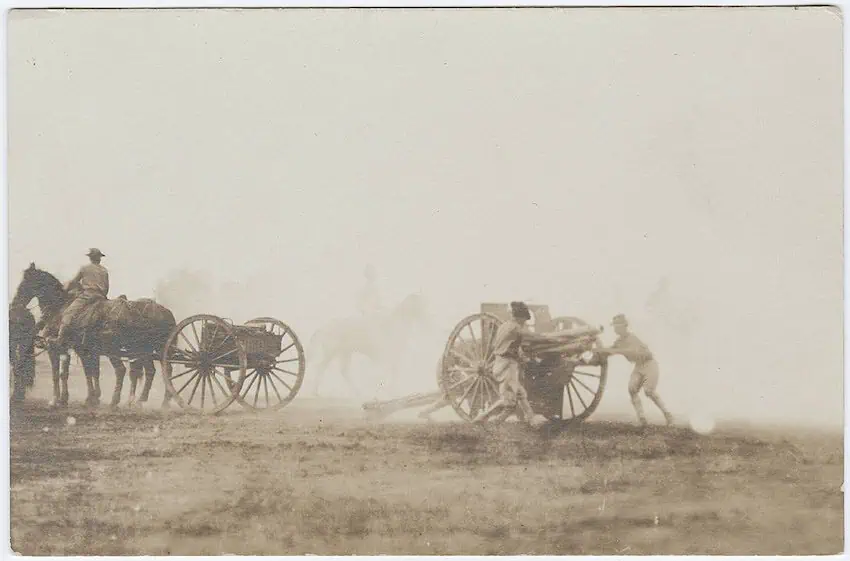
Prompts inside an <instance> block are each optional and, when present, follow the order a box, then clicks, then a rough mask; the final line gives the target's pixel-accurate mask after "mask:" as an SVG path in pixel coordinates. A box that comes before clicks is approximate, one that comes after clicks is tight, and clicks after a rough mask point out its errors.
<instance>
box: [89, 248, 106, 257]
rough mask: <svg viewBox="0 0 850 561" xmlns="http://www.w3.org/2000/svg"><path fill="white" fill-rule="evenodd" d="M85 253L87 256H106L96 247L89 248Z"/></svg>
mask: <svg viewBox="0 0 850 561" xmlns="http://www.w3.org/2000/svg"><path fill="white" fill-rule="evenodd" d="M86 255H88V256H89V257H92V256H95V255H96V256H98V257H106V254H105V253H103V252H102V251H101V250H99V249H98V248H96V247H93V248H91V249H89V252H88V253H86Z"/></svg>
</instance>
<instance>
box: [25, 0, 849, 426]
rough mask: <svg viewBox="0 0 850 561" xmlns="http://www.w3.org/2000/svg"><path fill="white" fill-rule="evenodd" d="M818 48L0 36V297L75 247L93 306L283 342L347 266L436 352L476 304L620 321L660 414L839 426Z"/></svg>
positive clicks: (108, 25)
mask: <svg viewBox="0 0 850 561" xmlns="http://www.w3.org/2000/svg"><path fill="white" fill-rule="evenodd" d="M841 33H842V31H841V21H840V17H839V15H838V14H837V13H835V12H830V11H828V10H825V9H799V10H796V9H792V8H774V9H728V8H727V9H566V10H532V9H525V10H507V9H506V10H462V11H460V10H457V11H451V10H391V11H387V10H384V11H379V10H372V11H362V10H286V11H280V10H278V11H274V10H269V11H237V10H230V11H227V10H221V11H213V10H209V11H188V10H183V11H165V10H161V11H128V10H123V11H114V10H112V11H105V12H103V13H97V12H92V11H89V12H86V11H68V12H62V11H59V10H57V11H52V12H31V13H23V12H20V11H18V12H13V13H12V14H11V15H10V24H9V78H8V83H9V119H10V121H9V127H10V129H9V135H10V136H9V138H10V140H9V145H10V156H9V173H10V175H9V178H10V179H9V183H10V195H9V203H10V228H11V232H10V267H11V272H10V274H11V280H10V282H11V283H12V285H13V286H15V285H17V283H18V281H19V279H20V272H21V270H22V269H23V268H24V267H25V266H26V265H27V264H28V263H29V262H30V261H32V260H35V261H36V263H37V264H38V265H40V266H41V267H43V268H46V269H48V270H51V271H52V272H55V273H57V274H59V275H60V276H61V277H62V279H63V280H67V278H68V277H69V276H70V275H71V274H73V272H74V270H75V269H76V268H77V267H78V266H79V265H80V264H82V263H83V262H84V261H85V257H84V254H85V252H86V250H87V248H88V247H90V246H97V247H99V248H100V249H102V250H103V251H104V252H105V253H106V254H107V255H108V257H107V258H106V260H105V264H106V265H107V266H108V267H109V268H110V271H111V275H112V286H113V289H112V290H113V292H114V295H117V294H120V293H127V294H128V295H129V296H131V297H139V296H150V295H152V293H153V289H154V286H155V284H156V283H157V281H158V280H161V279H163V278H166V277H167V276H168V275H169V274H170V272H171V271H174V270H176V269H181V268H186V269H190V270H198V271H200V272H202V274H203V275H205V277H206V278H208V279H209V280H210V282H211V283H212V284H213V285H217V284H219V283H222V282H241V283H246V282H248V281H251V282H252V283H253V284H252V286H255V287H263V289H262V290H253V291H245V293H246V294H247V293H248V292H251V294H250V298H249V297H248V296H245V298H246V303H245V304H244V305H245V306H249V304H248V303H247V301H248V300H250V306H251V307H252V310H251V311H248V310H247V309H246V310H245V311H244V312H243V314H240V312H242V310H241V309H240V310H235V311H234V310H232V308H233V306H234V303H233V302H234V301H233V300H232V299H231V300H228V301H221V299H220V301H216V298H211V299H210V300H211V301H208V302H205V304H204V305H205V306H206V307H208V309H202V310H191V311H189V312H187V313H192V312H201V311H203V312H211V313H221V314H225V313H227V314H233V315H235V316H237V317H234V319H236V320H239V321H242V320H246V319H248V316H250V315H253V313H254V312H253V308H256V309H259V311H260V312H261V313H263V314H266V315H276V316H278V317H281V319H284V320H285V321H288V322H290V323H292V324H293V326H295V327H296V329H297V330H299V332H303V334H304V335H303V338H308V337H309V335H310V334H311V333H312V331H313V330H314V329H315V328H317V327H318V326H319V325H321V324H322V323H324V322H326V321H329V320H330V319H333V318H335V317H338V316H340V315H346V314H348V313H350V311H351V310H352V309H353V304H352V301H351V299H352V295H353V293H354V291H355V290H356V289H357V288H358V285H359V283H360V282H361V281H362V271H363V267H364V265H365V264H366V263H367V262H371V263H374V264H375V266H376V267H377V270H378V272H379V274H380V275H381V277H382V286H383V288H384V289H385V291H386V293H387V298H388V299H390V300H398V299H399V298H401V297H403V296H404V294H406V293H409V292H411V291H415V290H421V291H422V292H423V293H424V294H426V295H427V296H428V297H429V299H430V302H431V304H432V307H433V313H434V317H435V321H436V323H437V325H439V327H440V328H441V329H444V330H445V331H446V332H448V331H449V330H450V329H451V328H452V327H453V325H454V323H455V322H456V321H457V320H459V319H460V318H462V317H463V316H465V315H466V314H468V313H471V312H474V311H477V308H478V304H479V302H481V301H509V300H512V299H516V298H530V299H533V300H534V301H536V302H541V303H548V304H550V306H551V307H552V309H553V312H554V313H556V314H559V315H563V314H577V315H582V316H583V317H585V318H586V319H588V320H589V321H592V322H606V323H607V322H608V321H609V320H610V317H611V315H613V314H614V313H617V312H621V311H622V312H625V313H627V314H630V315H631V316H632V317H633V318H634V322H635V330H636V331H637V332H638V334H639V335H642V336H644V338H646V339H647V340H648V341H649V342H650V343H651V344H652V346H653V347H654V348H655V349H657V353H658V354H659V357H660V361H661V365H662V384H661V387H660V390H661V392H662V394H663V395H665V396H667V400H668V401H669V402H670V405H671V407H672V408H673V409H674V411H675V410H676V409H677V405H678V408H683V407H691V406H692V405H693V404H696V403H703V404H708V405H707V406H708V407H711V408H712V409H713V410H716V411H717V412H718V414H738V415H742V416H746V415H752V416H765V415H768V414H771V413H772V414H774V415H781V416H785V415H787V416H788V417H789V418H793V419H800V418H809V419H811V420H829V421H836V420H837V421H840V420H841V414H842V408H843V385H842V384H843V382H842V380H843V376H842V365H843V360H842V342H843V336H842V312H843V304H842V288H843V284H842V233H841V228H842V204H843V201H842V194H843V185H842V149H843V148H842V136H843V135H842V127H843V125H842V101H843V97H842V77H841V70H842V66H841V42H842V37H841ZM663 278H667V279H668V281H669V283H670V285H669V286H670V291H669V294H668V296H667V300H666V305H667V308H666V310H668V312H669V314H670V317H665V316H664V314H662V313H660V312H658V311H657V310H656V311H653V310H648V309H647V308H646V306H645V303H646V299H647V297H648V296H649V294H650V293H651V292H652V291H653V290H654V289H655V288H656V286H657V285H658V283H659V282H660V280H661V279H663ZM224 300H226V299H224ZM219 310H226V311H219ZM678 315H682V316H685V315H690V316H692V317H693V318H695V319H696V320H697V323H696V329H695V330H694V331H693V332H691V333H684V332H682V331H681V330H679V329H677V328H676V327H675V326H674V325H673V324H672V323H671V321H670V319H671V318H672V319H675V318H676V316H678ZM444 335H445V334H444V333H442V332H440V333H437V334H435V335H434V341H439V342H440V344H442V341H444V338H445V337H444ZM436 346H439V345H435V346H434V348H436ZM426 347H427V349H428V351H427V353H429V354H428V356H429V357H430V356H433V358H434V360H436V357H437V356H439V349H437V350H436V351H432V347H431V346H427V345H425V344H424V343H422V344H421V345H420V347H419V348H420V350H422V349H425V348H426ZM423 353H424V351H423ZM617 360H618V361H619V362H617V363H616V364H615V366H614V368H613V372H612V378H611V382H610V386H609V387H610V388H611V389H610V391H609V393H610V394H611V398H610V399H606V400H605V402H606V403H608V402H610V403H621V404H622V403H625V402H626V400H625V385H626V381H627V375H628V366H627V365H625V364H623V363H622V361H621V359H617ZM432 364H433V363H429V365H428V376H431V375H432V370H433V369H432ZM428 383H429V384H430V382H428ZM426 385H427V384H426Z"/></svg>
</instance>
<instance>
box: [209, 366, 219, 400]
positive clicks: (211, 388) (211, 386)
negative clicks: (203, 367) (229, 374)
mask: <svg viewBox="0 0 850 561" xmlns="http://www.w3.org/2000/svg"><path fill="white" fill-rule="evenodd" d="M215 379H216V376H215V374H213V375H212V376H211V377H210V381H209V383H208V385H209V387H210V397H211V398H212V400H213V407H218V400H217V399H216V398H215V386H213V380H215Z"/></svg>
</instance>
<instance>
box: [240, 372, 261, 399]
mask: <svg viewBox="0 0 850 561" xmlns="http://www.w3.org/2000/svg"><path fill="white" fill-rule="evenodd" d="M252 375H254V377H253V378H251V376H252ZM258 377H259V376H257V371H256V370H253V371H252V372H251V374H248V375H247V376H246V377H245V381H248V378H251V383H250V384H248V386H247V387H246V388H245V391H244V392H242V393H241V395H240V397H241V398H242V399H245V398H246V397H248V392H250V391H251V387H252V386H253V385H254V382H256V381H257V378H258ZM243 384H244V382H243Z"/></svg>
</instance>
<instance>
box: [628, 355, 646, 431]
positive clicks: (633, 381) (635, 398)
mask: <svg viewBox="0 0 850 561" xmlns="http://www.w3.org/2000/svg"><path fill="white" fill-rule="evenodd" d="M643 382H644V380H643V374H641V372H640V371H639V370H638V369H637V368H635V369H634V370H633V371H632V376H631V378H630V379H629V397H630V398H631V400H632V407H634V409H635V413H636V414H637V417H638V421H640V424H642V425H645V424H647V422H646V415H645V414H644V412H643V404H642V403H641V402H640V395H638V393H639V392H640V388H641V386H643Z"/></svg>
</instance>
